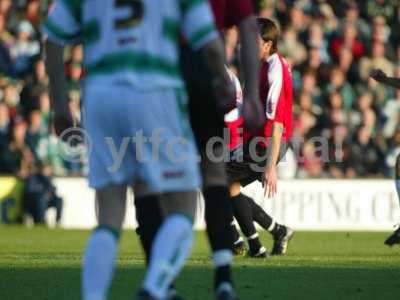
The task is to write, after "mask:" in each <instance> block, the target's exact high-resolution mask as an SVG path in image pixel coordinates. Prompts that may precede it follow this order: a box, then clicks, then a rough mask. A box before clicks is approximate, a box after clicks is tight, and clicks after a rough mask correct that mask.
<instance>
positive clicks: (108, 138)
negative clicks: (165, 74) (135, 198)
mask: <svg viewBox="0 0 400 300" xmlns="http://www.w3.org/2000/svg"><path fill="white" fill-rule="evenodd" d="M83 99H84V111H83V117H84V126H85V130H86V131H87V134H88V136H89V139H90V143H89V144H91V149H89V151H90V154H89V185H90V186H91V187H93V188H96V189H98V188H102V187H105V186H107V185H110V184H126V185H135V188H136V187H137V186H140V189H141V193H160V192H171V191H187V190H192V189H195V188H198V187H200V185H201V179H200V173H199V169H198V153H197V149H196V146H195V142H194V139H193V133H192V130H191V127H190V124H189V120H188V116H187V114H186V107H187V97H186V93H185V92H184V91H183V90H182V89H165V90H157V91H138V90H134V89H133V88H132V87H128V86H124V85H121V86H115V87H113V88H110V87H103V86H94V85H90V86H88V87H86V88H85V92H84V98H83Z"/></svg>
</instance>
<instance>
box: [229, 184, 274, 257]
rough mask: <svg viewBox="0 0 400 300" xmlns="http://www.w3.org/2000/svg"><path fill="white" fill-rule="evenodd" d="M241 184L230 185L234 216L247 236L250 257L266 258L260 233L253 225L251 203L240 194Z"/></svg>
mask: <svg viewBox="0 0 400 300" xmlns="http://www.w3.org/2000/svg"><path fill="white" fill-rule="evenodd" d="M240 187H241V185H240V183H239V182H231V184H230V199H231V203H232V207H233V214H234V216H235V218H236V220H237V222H238V224H239V226H240V229H241V230H242V232H243V234H244V235H245V236H246V239H247V242H248V244H249V255H250V256H252V257H265V256H266V255H267V251H266V249H265V248H264V247H263V246H262V244H261V242H260V239H259V236H258V232H257V230H256V227H255V226H254V223H253V212H252V207H251V205H250V203H249V201H248V200H247V199H246V198H245V197H244V195H243V194H242V193H241V192H240Z"/></svg>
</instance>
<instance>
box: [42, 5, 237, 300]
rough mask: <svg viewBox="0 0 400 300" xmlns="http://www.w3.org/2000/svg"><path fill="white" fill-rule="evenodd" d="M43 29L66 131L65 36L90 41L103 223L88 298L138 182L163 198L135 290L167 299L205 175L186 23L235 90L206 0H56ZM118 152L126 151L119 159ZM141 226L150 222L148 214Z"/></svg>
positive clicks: (92, 167) (141, 193) (96, 297)
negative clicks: (189, 109) (187, 80)
mask: <svg viewBox="0 0 400 300" xmlns="http://www.w3.org/2000/svg"><path fill="white" fill-rule="evenodd" d="M100 2H101V3H100ZM44 30H45V32H46V33H47V35H48V40H47V42H46V52H47V68H48V72H49V75H50V79H51V81H50V84H51V95H52V99H53V100H55V101H54V103H53V110H54V117H55V120H54V121H55V126H56V130H57V132H58V133H59V134H60V133H61V132H63V131H64V130H66V129H68V128H69V127H71V126H72V119H71V115H70V113H69V110H68V100H67V95H66V81H65V74H64V67H63V48H62V47H61V46H58V45H63V44H69V43H77V42H80V43H83V45H84V51H85V59H84V65H85V69H86V78H85V83H84V89H83V94H84V101H83V103H84V107H83V112H84V116H83V117H84V125H85V130H86V132H87V134H88V135H89V137H90V139H91V142H92V149H91V152H90V155H89V176H88V177H89V184H90V186H91V187H93V188H95V189H96V201H97V206H98V222H99V226H98V227H97V228H96V229H95V230H94V232H93V233H92V236H91V237H90V239H89V242H88V245H87V248H86V252H85V255H84V259H83V271H82V296H83V299H84V300H104V299H106V297H107V292H108V288H109V286H110V283H111V280H112V276H113V272H114V262H115V259H116V255H117V245H118V237H119V234H120V231H121V226H122V222H123V219H124V216H125V207H126V192H127V187H128V186H133V187H134V190H135V198H136V200H135V201H136V203H143V202H146V201H152V202H153V199H155V198H157V199H158V200H159V201H158V203H159V205H160V207H161V211H162V212H163V215H164V222H163V223H162V225H161V227H160V229H159V230H158V232H157V234H156V236H155V239H154V242H153V244H152V246H151V253H150V261H149V264H148V267H147V271H146V275H145V278H144V282H143V284H142V287H141V291H140V292H139V294H138V299H156V300H158V299H166V298H167V292H168V287H169V285H170V284H171V282H172V281H173V280H174V279H175V278H176V276H177V274H178V273H179V271H180V269H181V268H182V266H183V264H184V262H185V260H186V258H187V256H188V255H189V252H190V249H191V245H192V223H193V216H194V210H195V205H196V188H198V187H199V186H200V181H201V180H200V175H199V170H198V165H197V160H196V157H197V152H196V147H195V143H194V140H193V136H192V132H191V128H190V124H189V121H188V116H187V115H186V113H185V111H186V106H187V99H186V93H185V90H184V83H183V80H182V78H181V75H180V71H179V62H178V58H179V55H178V52H179V51H178V37H179V32H182V33H183V35H184V36H185V38H186V39H187V40H188V41H189V44H190V47H192V49H193V50H195V51H201V53H202V54H203V55H202V56H203V58H204V59H205V61H206V62H207V64H208V66H209V68H210V71H211V74H212V75H213V78H214V81H213V82H214V84H213V88H214V89H215V91H217V93H218V94H220V95H222V97H221V99H223V100H226V99H230V98H232V97H233V95H232V94H231V91H232V89H231V87H230V85H229V78H228V77H227V74H226V72H225V68H224V59H223V58H224V48H223V45H222V42H221V40H220V38H219V35H218V33H217V31H216V30H215V27H214V23H213V17H212V13H211V10H210V7H209V5H208V3H207V2H206V1H201V0H199V1H189V0H187V1H186V0H151V1H150V0H146V1H139V0H138V1H123V0H116V1H114V0H102V1H95V2H91V1H71V0H63V1H57V2H56V3H55V6H54V7H53V9H52V10H51V12H50V14H49V17H48V19H47V21H46V22H45V25H44ZM227 83H228V84H227ZM223 100H221V102H220V103H219V104H220V109H221V110H224V109H225V108H224V105H225V103H223V102H222V101H223ZM138 134H139V136H138ZM155 134H157V136H154V135H155ZM140 137H142V140H143V138H145V139H146V138H147V139H150V141H151V138H154V140H153V141H154V143H152V142H144V143H143V142H140V141H139V138H140ZM155 143H156V144H155ZM153 144H155V145H153ZM116 153H118V154H122V155H119V156H118V157H119V158H120V160H118V161H116V157H115V156H116ZM149 217H151V216H148V217H146V216H145V217H144V220H146V219H147V218H149ZM141 221H143V219H141V220H139V222H141ZM140 226H141V227H142V228H146V224H145V223H142V224H140Z"/></svg>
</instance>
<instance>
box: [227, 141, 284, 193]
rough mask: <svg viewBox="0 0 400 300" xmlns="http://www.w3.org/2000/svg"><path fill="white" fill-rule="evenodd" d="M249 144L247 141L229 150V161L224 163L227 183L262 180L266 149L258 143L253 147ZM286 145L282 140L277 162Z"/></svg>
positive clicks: (244, 184) (242, 183) (282, 154)
mask: <svg viewBox="0 0 400 300" xmlns="http://www.w3.org/2000/svg"><path fill="white" fill-rule="evenodd" d="M249 145H250V143H247V144H246V145H245V146H243V147H242V148H238V149H235V150H233V151H232V152H231V154H230V161H229V162H228V163H226V165H225V168H226V173H227V175H228V182H229V183H233V182H239V183H240V185H241V186H246V185H248V184H250V183H252V182H254V181H256V180H258V181H262V177H263V174H264V170H265V166H266V164H267V152H268V150H267V148H265V147H263V146H261V145H259V144H258V145H257V146H256V147H253V149H251V147H250V146H249ZM288 147H289V144H288V143H286V142H282V144H281V147H280V153H279V158H278V162H279V161H280V160H281V159H282V158H283V157H284V156H285V154H286V151H287V149H288Z"/></svg>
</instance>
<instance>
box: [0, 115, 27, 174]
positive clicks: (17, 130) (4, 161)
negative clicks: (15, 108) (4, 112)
mask: <svg viewBox="0 0 400 300" xmlns="http://www.w3.org/2000/svg"><path fill="white" fill-rule="evenodd" d="M26 130H27V125H26V123H25V121H24V120H23V119H22V118H21V117H16V118H15V119H14V124H13V126H12V129H11V133H10V134H11V137H10V140H9V143H8V145H7V147H6V148H5V149H4V151H2V152H1V153H0V155H1V157H0V161H1V164H0V169H1V173H3V174H16V175H18V176H22V177H23V174H25V172H26V165H27V161H29V160H30V150H29V147H28V145H27V144H26V143H25V138H26Z"/></svg>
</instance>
